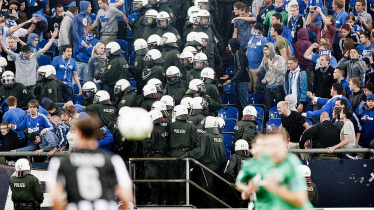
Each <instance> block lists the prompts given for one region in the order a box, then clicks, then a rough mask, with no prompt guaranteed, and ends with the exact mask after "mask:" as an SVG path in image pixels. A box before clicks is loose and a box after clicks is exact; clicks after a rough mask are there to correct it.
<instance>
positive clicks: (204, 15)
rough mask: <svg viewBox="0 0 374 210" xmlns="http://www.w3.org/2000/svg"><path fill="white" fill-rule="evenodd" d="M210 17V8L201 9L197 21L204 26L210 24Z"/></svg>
mask: <svg viewBox="0 0 374 210" xmlns="http://www.w3.org/2000/svg"><path fill="white" fill-rule="evenodd" d="M210 19H211V18H210V13H209V12H208V10H199V12H198V13H197V19H196V21H198V22H199V24H200V25H202V26H207V25H209V24H210Z"/></svg>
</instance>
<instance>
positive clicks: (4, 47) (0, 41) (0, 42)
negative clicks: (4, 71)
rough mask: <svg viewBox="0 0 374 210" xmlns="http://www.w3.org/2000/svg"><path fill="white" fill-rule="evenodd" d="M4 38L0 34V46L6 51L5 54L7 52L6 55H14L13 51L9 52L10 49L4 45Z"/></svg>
mask: <svg viewBox="0 0 374 210" xmlns="http://www.w3.org/2000/svg"><path fill="white" fill-rule="evenodd" d="M2 36H3V35H1V34H0V46H1V49H2V50H4V52H6V54H8V55H10V54H12V51H11V50H9V49H8V48H7V47H6V46H5V44H4V43H3V41H2Z"/></svg>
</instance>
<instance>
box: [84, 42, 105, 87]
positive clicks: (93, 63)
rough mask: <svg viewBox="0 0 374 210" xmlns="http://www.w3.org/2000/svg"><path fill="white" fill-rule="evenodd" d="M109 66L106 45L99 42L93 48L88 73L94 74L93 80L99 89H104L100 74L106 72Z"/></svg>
mask: <svg viewBox="0 0 374 210" xmlns="http://www.w3.org/2000/svg"><path fill="white" fill-rule="evenodd" d="M106 67H107V56H106V54H105V45H104V44H103V43H102V42H98V43H97V44H96V45H95V46H94V47H93V49H92V54H91V57H90V60H89V61H88V73H89V74H92V77H93V78H94V79H93V81H94V83H95V84H96V87H97V89H99V90H102V86H103V85H102V82H101V80H100V75H101V74H102V73H104V71H105V69H106Z"/></svg>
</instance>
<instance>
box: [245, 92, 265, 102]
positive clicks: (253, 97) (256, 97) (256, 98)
mask: <svg viewBox="0 0 374 210" xmlns="http://www.w3.org/2000/svg"><path fill="white" fill-rule="evenodd" d="M264 103H265V99H264V95H263V94H261V93H251V94H249V95H248V104H264Z"/></svg>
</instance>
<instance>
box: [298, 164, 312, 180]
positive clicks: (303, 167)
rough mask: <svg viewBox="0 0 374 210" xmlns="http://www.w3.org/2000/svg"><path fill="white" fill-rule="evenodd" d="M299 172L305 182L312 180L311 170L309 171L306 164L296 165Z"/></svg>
mask: <svg viewBox="0 0 374 210" xmlns="http://www.w3.org/2000/svg"><path fill="white" fill-rule="evenodd" d="M298 170H299V172H300V173H301V175H302V176H304V177H305V180H306V183H308V184H309V183H311V182H312V180H311V179H310V176H311V175H312V172H311V171H310V168H309V167H308V166H306V165H300V166H299V167H298Z"/></svg>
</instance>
